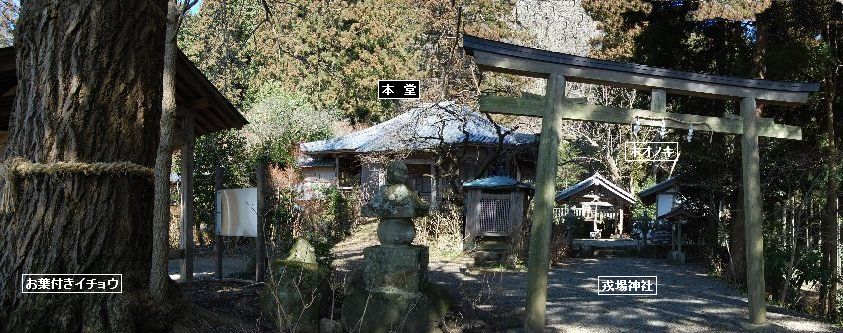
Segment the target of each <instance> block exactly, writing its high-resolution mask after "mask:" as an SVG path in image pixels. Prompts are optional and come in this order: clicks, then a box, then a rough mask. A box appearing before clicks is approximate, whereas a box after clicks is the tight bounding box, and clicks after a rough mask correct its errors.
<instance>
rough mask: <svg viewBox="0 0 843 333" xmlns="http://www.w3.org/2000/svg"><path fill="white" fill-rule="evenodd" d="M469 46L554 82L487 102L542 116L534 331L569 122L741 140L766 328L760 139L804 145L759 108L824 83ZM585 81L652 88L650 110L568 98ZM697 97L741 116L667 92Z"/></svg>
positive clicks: (750, 267) (755, 279)
mask: <svg viewBox="0 0 843 333" xmlns="http://www.w3.org/2000/svg"><path fill="white" fill-rule="evenodd" d="M463 48H464V50H465V52H466V53H467V54H469V55H472V56H474V60H475V62H476V63H477V65H478V67H479V68H480V69H481V70H488V71H495V72H501V73H510V74H516V75H522V76H528V77H535V78H545V79H547V86H546V94H545V96H544V97H543V98H541V97H528V98H510V97H499V96H481V98H480V111H482V112H488V113H500V114H512V115H522V116H533V117H542V125H541V126H542V129H543V130H542V135H541V138H540V141H539V153H538V159H537V164H538V165H537V167H536V194H535V208H534V214H533V221H532V227H531V237H530V247H529V259H528V273H527V279H528V281H527V304H526V310H527V318H526V319H525V323H524V327H525V329H526V330H527V331H543V330H544V327H545V323H546V315H547V308H546V306H547V304H546V303H547V271H548V267H549V260H548V259H549V258H548V252H549V242H550V229H551V228H550V224H551V222H552V219H553V205H554V201H553V198H554V194H555V190H556V189H555V186H554V185H555V176H556V171H557V162H558V161H557V159H558V156H557V153H558V149H559V139H560V131H561V129H560V123H561V121H562V120H563V119H567V120H583V121H595V122H605V123H616V124H631V123H633V122H635V121H636V120H638V121H639V122H640V124H641V125H643V126H654V127H655V126H665V127H671V128H679V129H687V128H688V127H689V126H691V125H693V126H694V127H695V128H694V129H698V130H710V131H712V132H718V133H730V134H740V135H742V138H741V157H742V180H743V184H742V185H743V186H742V189H743V193H744V195H743V201H744V202H743V203H744V219H745V220H744V224H745V234H746V261H747V270H746V281H747V289H748V294H749V297H748V298H749V320H750V324H752V325H761V324H764V323H765V320H766V314H767V310H766V306H765V291H764V255H763V249H764V239H763V236H762V230H761V222H762V221H761V218H762V215H761V180H760V174H759V156H758V137H759V136H764V137H772V138H781V139H793V140H801V139H802V130H801V129H800V128H799V127H796V126H788V125H781V124H776V123H775V122H773V120H772V119H767V118H759V116H758V113H757V112H756V103H763V104H771V105H799V104H804V103H805V102H807V100H808V94H809V93H810V92H815V91H817V90H819V84H817V83H793V82H781V81H769V80H752V79H743V78H735V77H727V76H718V75H708V74H699V73H690V72H683V71H675V70H670V69H664V68H657V67H650V66H645V65H638V64H631V63H623V62H614V61H605V60H596V59H591V58H586V57H579V56H573V55H568V54H562V53H556V52H550V51H545V50H539V49H535V48H528V47H522V46H517V45H513V44H507V43H502V42H497V41H492V40H487V39H482V38H478V37H474V36H468V35H466V36H464V37H463ZM566 81H571V82H582V83H591V84H600V85H606V86H612V87H623V88H633V89H640V90H650V91H651V92H652V98H651V105H650V110H637V109H625V108H618V107H610V106H601V105H587V104H584V103H583V102H582V101H581V100H575V99H566V98H565V82H566ZM668 92H670V93H673V94H681V95H694V96H703V97H709V98H718V99H729V100H739V101H740V116H738V115H730V114H724V116H723V117H722V118H720V117H706V116H697V115H689V114H681V113H667V112H666V94H667V93H668Z"/></svg>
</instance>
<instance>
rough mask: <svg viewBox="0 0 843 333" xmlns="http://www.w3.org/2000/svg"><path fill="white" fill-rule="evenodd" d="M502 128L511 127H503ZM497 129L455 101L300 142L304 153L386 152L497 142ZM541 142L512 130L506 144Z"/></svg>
mask: <svg viewBox="0 0 843 333" xmlns="http://www.w3.org/2000/svg"><path fill="white" fill-rule="evenodd" d="M501 130H503V131H507V130H508V128H505V127H502V129H501ZM497 140H498V134H497V131H496V129H495V127H494V125H493V124H492V122H491V121H489V119H487V118H486V116H484V115H483V114H481V113H478V112H474V111H472V110H471V109H469V108H468V107H466V106H461V105H457V104H454V103H453V102H442V103H437V104H425V105H422V106H420V107H417V108H414V109H411V110H410V111H407V112H405V113H403V114H401V115H398V116H397V117H395V118H392V119H390V120H387V121H385V122H382V123H380V124H377V125H375V126H372V127H369V128H366V129H363V130H359V131H356V132H352V133H349V134H347V135H344V136H341V137H337V138H332V139H328V140H322V141H314V142H307V143H302V144H301V150H302V152H304V153H310V154H313V153H326V152H355V153H369V152H385V151H408V150H424V149H431V148H435V147H437V146H439V145H441V144H460V143H463V142H467V143H470V144H489V145H493V144H496V143H497ZM536 142H538V137H537V136H536V135H533V134H526V133H511V134H509V135H507V136H506V137H505V138H504V144H508V145H520V144H531V143H536Z"/></svg>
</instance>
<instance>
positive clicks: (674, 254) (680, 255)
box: [667, 251, 685, 264]
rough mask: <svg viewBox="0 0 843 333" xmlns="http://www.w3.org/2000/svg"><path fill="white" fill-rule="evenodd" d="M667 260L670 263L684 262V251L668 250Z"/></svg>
mask: <svg viewBox="0 0 843 333" xmlns="http://www.w3.org/2000/svg"><path fill="white" fill-rule="evenodd" d="M667 261H668V262H670V263H672V264H684V263H685V252H682V251H670V252H668V254H667Z"/></svg>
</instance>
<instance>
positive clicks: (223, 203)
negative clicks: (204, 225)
mask: <svg viewBox="0 0 843 333" xmlns="http://www.w3.org/2000/svg"><path fill="white" fill-rule="evenodd" d="M257 204H258V189H257V188H256V187H251V188H238V189H228V190H219V191H217V205H216V207H217V214H216V215H217V217H216V227H217V228H216V230H217V232H218V233H219V234H220V235H221V236H244V237H257V236H258V206H257Z"/></svg>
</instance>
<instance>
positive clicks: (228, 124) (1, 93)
mask: <svg viewBox="0 0 843 333" xmlns="http://www.w3.org/2000/svg"><path fill="white" fill-rule="evenodd" d="M178 57H179V59H178V62H177V63H176V104H177V107H178V108H177V113H176V117H177V119H176V122H175V124H176V126H175V131H176V138H175V141H176V145H177V146H178V145H181V142H183V140H184V139H183V137H182V136H183V133H182V121H183V119H184V116H185V114H187V113H191V114H192V115H193V119H194V131H195V134H196V136H201V135H205V134H209V133H214V132H219V131H224V130H228V129H237V128H242V127H243V125H246V124H248V123H249V122H248V121H247V120H246V118H245V117H243V115H242V114H240V112H238V111H237V109H236V108H235V107H234V105H232V104H231V102H230V101H229V100H228V99H227V98H225V96H223V95H222V93H220V91H219V90H218V89H217V88H216V87H215V86H214V85H213V84H211V82H210V81H209V80H208V78H207V77H205V75H204V74H202V72H201V71H200V70H199V69H198V68H197V67H196V65H194V64H193V62H191V61H190V60H189V59H188V58H187V56H186V55H185V54H184V53H182V52H181V51H179V54H178ZM16 86H17V74H16V62H15V49H14V47H6V48H0V131H8V130H9V120H10V116H11V114H12V111H13V110H14V100H15V94H16Z"/></svg>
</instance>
